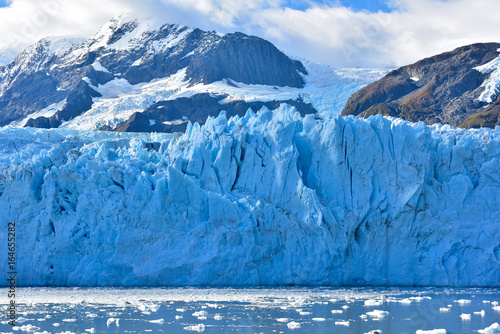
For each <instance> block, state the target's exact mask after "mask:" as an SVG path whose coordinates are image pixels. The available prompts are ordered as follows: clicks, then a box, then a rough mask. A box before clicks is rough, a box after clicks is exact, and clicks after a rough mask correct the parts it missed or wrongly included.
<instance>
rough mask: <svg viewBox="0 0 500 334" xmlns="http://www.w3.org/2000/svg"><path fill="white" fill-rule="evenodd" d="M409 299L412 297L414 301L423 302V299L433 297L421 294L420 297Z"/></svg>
mask: <svg viewBox="0 0 500 334" xmlns="http://www.w3.org/2000/svg"><path fill="white" fill-rule="evenodd" d="M409 299H410V300H414V301H416V302H419V303H420V302H421V301H422V300H424V299H432V298H431V297H428V296H425V297H420V296H419V297H410V298H409Z"/></svg>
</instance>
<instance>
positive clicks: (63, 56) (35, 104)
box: [0, 14, 306, 127]
mask: <svg viewBox="0 0 500 334" xmlns="http://www.w3.org/2000/svg"><path fill="white" fill-rule="evenodd" d="M177 73H183V74H184V78H183V81H185V82H188V83H189V84H190V85H196V84H204V85H206V84H211V83H214V82H219V81H224V80H225V81H226V82H229V81H231V82H239V83H242V84H254V85H270V86H275V87H296V88H302V87H304V78H303V76H304V75H305V74H306V70H305V68H304V66H303V65H302V63H301V62H299V61H295V60H292V59H290V58H289V57H287V56H286V55H285V54H284V53H283V52H281V51H280V50H278V49H277V48H276V47H275V46H274V45H272V44H271V43H270V42H268V41H266V40H263V39H261V38H258V37H255V36H247V35H245V34H243V33H233V34H226V35H221V34H218V33H216V32H213V31H212V32H207V31H202V30H200V29H197V28H190V27H186V26H180V25H175V24H166V23H164V22H158V21H155V20H149V19H147V20H141V19H138V18H136V17H133V16H130V15H123V14H122V15H119V16H117V17H115V18H113V19H112V20H111V21H109V22H108V23H106V24H105V25H104V26H102V27H101V29H100V30H99V31H98V32H97V33H96V34H95V35H94V36H92V37H91V38H89V39H88V40H83V39H81V38H76V37H58V38H46V39H42V40H41V41H39V42H38V43H36V44H34V45H32V46H30V47H29V48H27V49H26V50H25V51H24V52H22V53H21V54H20V55H19V56H18V57H17V58H16V59H15V60H14V61H13V62H12V63H10V64H8V65H6V66H3V67H0V126H2V125H7V124H11V123H12V122H20V123H19V124H25V125H30V126H34V127H59V126H60V125H62V124H63V123H64V122H65V121H68V120H70V119H73V118H75V117H78V116H79V115H81V114H82V113H85V112H86V111H88V110H90V109H91V108H92V106H94V104H95V101H96V98H98V97H100V96H101V95H102V94H101V93H100V92H99V90H100V88H99V87H102V86H106V85H108V86H110V87H115V88H116V87H117V85H125V86H127V85H128V86H127V87H128V88H129V89H134V88H133V87H134V86H137V85H143V84H146V83H149V82H153V81H155V80H161V79H165V78H168V77H171V76H173V75H176V74H177ZM40 87H42V88H40ZM63 101H65V102H64V103H63ZM156 102H159V101H148V102H147V103H145V104H144V105H143V106H141V109H142V111H143V110H145V109H147V108H148V107H149V106H150V105H152V104H154V103H156ZM138 111H141V110H138ZM202 114H203V113H202ZM208 114H210V113H209V112H206V115H208ZM27 116H29V118H31V119H30V120H26V117H27Z"/></svg>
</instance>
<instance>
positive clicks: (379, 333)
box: [365, 329, 382, 334]
mask: <svg viewBox="0 0 500 334" xmlns="http://www.w3.org/2000/svg"><path fill="white" fill-rule="evenodd" d="M365 334H382V330H381V329H375V330H373V331H369V332H368V333H365Z"/></svg>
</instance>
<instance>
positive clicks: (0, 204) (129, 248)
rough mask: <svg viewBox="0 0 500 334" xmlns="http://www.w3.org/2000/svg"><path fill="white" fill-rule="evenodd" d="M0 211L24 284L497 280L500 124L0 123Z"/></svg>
mask: <svg viewBox="0 0 500 334" xmlns="http://www.w3.org/2000/svg"><path fill="white" fill-rule="evenodd" d="M0 212H2V215H1V216H0V221H1V226H7V224H8V223H9V222H15V223H16V224H17V226H18V229H17V243H18V255H17V256H18V268H17V269H18V283H19V285H20V286H163V285H174V286H175V285H233V286H234V285H245V286H249V285H251V286H258V285H271V286H272V285H349V286H352V285H354V286H358V285H384V286H453V287H472V286H474V287H495V286H496V287H498V286H499V284H500V128H499V127H497V128H496V129H487V128H482V129H479V130H464V129H455V128H452V127H450V126H448V125H433V126H427V125H425V124H423V123H422V122H419V123H409V122H406V121H403V120H399V119H395V118H390V117H382V116H374V117H371V118H368V119H358V118H354V117H352V116H350V117H340V116H335V117H331V118H325V119H321V118H319V117H317V116H315V115H306V116H301V115H300V114H299V112H297V111H296V110H295V109H294V108H293V107H290V106H287V105H286V104H282V105H281V107H279V108H278V109H277V110H274V111H270V110H269V109H267V108H263V109H261V110H259V111H258V112H257V113H254V112H253V111H252V110H249V111H248V112H247V113H246V115H245V116H244V117H239V116H235V117H231V118H229V119H228V117H226V114H225V113H221V115H220V116H218V117H211V118H209V119H208V120H207V122H206V123H205V125H203V126H200V125H198V124H197V123H195V124H194V125H193V124H192V123H189V124H188V126H187V130H186V132H185V133H184V134H179V133H176V134H156V133H113V132H91V131H83V130H75V129H50V130H49V129H33V128H2V129H0ZM6 238H7V232H6V230H5V229H0V242H2V243H3V244H5V243H6ZM6 256H7V255H6V252H1V253H0V270H2V271H3V272H7V268H6V265H7V262H8V261H7V259H6ZM2 284H4V283H2Z"/></svg>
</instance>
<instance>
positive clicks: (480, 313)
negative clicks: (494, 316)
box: [474, 310, 486, 317]
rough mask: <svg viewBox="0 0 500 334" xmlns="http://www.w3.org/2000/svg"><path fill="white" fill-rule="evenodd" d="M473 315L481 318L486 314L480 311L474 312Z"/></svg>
mask: <svg viewBox="0 0 500 334" xmlns="http://www.w3.org/2000/svg"><path fill="white" fill-rule="evenodd" d="M474 314H475V315H480V316H481V317H484V316H485V314H486V312H485V311H484V310H481V311H479V312H474Z"/></svg>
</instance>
